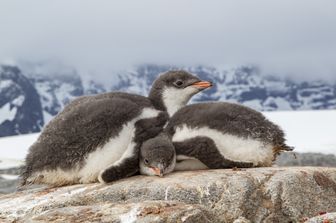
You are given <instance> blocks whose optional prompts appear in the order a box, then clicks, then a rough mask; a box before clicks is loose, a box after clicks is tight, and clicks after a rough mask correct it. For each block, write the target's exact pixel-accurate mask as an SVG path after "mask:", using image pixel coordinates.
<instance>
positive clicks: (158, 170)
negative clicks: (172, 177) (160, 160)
mask: <svg viewBox="0 0 336 223" xmlns="http://www.w3.org/2000/svg"><path fill="white" fill-rule="evenodd" d="M152 169H153V170H154V173H155V175H157V176H160V177H163V173H162V172H161V170H160V168H157V167H152Z"/></svg>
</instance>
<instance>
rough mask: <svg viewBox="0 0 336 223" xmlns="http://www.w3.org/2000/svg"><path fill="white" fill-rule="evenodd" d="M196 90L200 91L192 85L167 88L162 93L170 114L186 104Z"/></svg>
mask: <svg viewBox="0 0 336 223" xmlns="http://www.w3.org/2000/svg"><path fill="white" fill-rule="evenodd" d="M196 92H198V89H197V88H195V87H192V86H189V87H186V88H182V89H178V88H173V87H167V88H165V89H164V90H163V93H162V100H163V103H164V105H165V107H166V109H167V112H168V114H169V116H172V115H173V114H174V113H175V112H176V111H177V110H179V109H180V108H182V107H183V106H185V105H186V104H187V102H188V101H189V99H190V98H191V96H192V95H194V94H195V93H196Z"/></svg>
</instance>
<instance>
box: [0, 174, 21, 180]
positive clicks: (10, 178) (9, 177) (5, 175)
mask: <svg viewBox="0 0 336 223" xmlns="http://www.w3.org/2000/svg"><path fill="white" fill-rule="evenodd" d="M0 176H1V178H3V179H5V180H16V179H18V178H19V176H18V175H10V174H1V175H0Z"/></svg>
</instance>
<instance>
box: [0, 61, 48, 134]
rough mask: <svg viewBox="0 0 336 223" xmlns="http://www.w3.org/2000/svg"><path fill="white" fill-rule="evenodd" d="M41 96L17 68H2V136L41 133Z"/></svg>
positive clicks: (0, 107)
mask: <svg viewBox="0 0 336 223" xmlns="http://www.w3.org/2000/svg"><path fill="white" fill-rule="evenodd" d="M43 125H44V122H43V116H42V107H41V102H40V96H39V94H38V92H37V91H36V89H35V87H34V86H33V85H32V83H31V82H30V81H29V80H28V79H27V78H26V77H25V76H24V75H23V74H22V73H21V72H20V70H19V69H18V68H17V67H11V66H1V67H0V136H8V135H17V134H24V133H30V132H39V131H40V130H41V127H42V126H43Z"/></svg>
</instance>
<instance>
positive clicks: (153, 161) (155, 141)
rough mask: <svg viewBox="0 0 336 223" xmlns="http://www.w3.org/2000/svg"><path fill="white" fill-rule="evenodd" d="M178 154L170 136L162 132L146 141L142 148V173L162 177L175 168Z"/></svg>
mask: <svg viewBox="0 0 336 223" xmlns="http://www.w3.org/2000/svg"><path fill="white" fill-rule="evenodd" d="M175 162H176V154H175V149H174V146H173V143H172V141H171V139H169V137H168V136H167V135H166V134H164V133H161V134H160V135H158V136H157V137H155V138H152V139H149V140H147V141H146V142H144V143H143V144H142V146H141V149H140V162H139V165H140V173H141V174H143V175H151V176H153V175H157V176H160V177H162V176H163V175H164V174H167V173H170V172H172V171H173V170H174V168H175Z"/></svg>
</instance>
